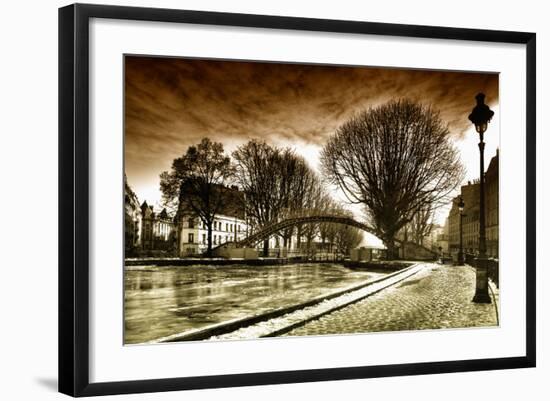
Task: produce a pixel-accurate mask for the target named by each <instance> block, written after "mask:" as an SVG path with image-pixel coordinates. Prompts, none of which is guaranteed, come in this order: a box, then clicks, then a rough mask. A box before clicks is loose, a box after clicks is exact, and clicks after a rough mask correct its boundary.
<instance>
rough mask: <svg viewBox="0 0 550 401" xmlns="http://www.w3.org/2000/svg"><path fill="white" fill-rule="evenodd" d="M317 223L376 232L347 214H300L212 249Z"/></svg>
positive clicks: (242, 245) (246, 244) (246, 245)
mask: <svg viewBox="0 0 550 401" xmlns="http://www.w3.org/2000/svg"><path fill="white" fill-rule="evenodd" d="M317 223H336V224H343V225H346V226H351V227H356V228H359V229H361V230H363V231H366V232H368V233H370V234H372V235H375V236H376V234H375V233H374V230H372V229H371V228H370V227H369V226H368V225H367V224H365V223H362V222H360V221H357V220H355V219H354V218H352V217H346V216H335V215H324V214H323V215H309V216H300V217H290V218H287V219H284V220H281V221H278V222H275V223H273V224H270V225H267V226H265V227H262V228H261V229H260V230H258V231H256V232H255V233H253V234H251V235H249V236H248V237H246V238H244V239H242V240H240V241H237V242H234V241H229V242H226V243H223V244H220V245H218V246H217V247H215V248H213V249H212V250H213V251H214V252H215V253H216V251H218V250H220V249H222V248H228V247H230V248H253V247H254V246H256V245H257V244H258V243H259V242H261V241H263V240H265V239H267V238H269V237H270V236H272V235H273V234H276V233H278V232H281V231H283V230H285V229H287V228H291V227H296V226H299V225H302V224H317ZM394 241H395V242H396V243H398V244H399V246H404V245H407V246H408V247H413V248H418V249H419V248H422V249H423V250H424V251H427V252H428V253H430V254H431V255H432V256H433V257H435V256H436V254H435V252H433V251H431V250H429V249H428V248H425V247H424V246H422V245H417V244H414V243H412V242H409V241H407V242H404V241H402V240H400V239H397V238H394Z"/></svg>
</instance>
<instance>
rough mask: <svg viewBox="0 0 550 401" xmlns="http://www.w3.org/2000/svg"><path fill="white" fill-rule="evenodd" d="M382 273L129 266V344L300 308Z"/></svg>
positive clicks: (336, 268) (330, 267)
mask: <svg viewBox="0 0 550 401" xmlns="http://www.w3.org/2000/svg"><path fill="white" fill-rule="evenodd" d="M381 275H383V274H382V273H373V272H364V271H353V270H350V269H347V268H345V267H343V266H341V265H339V264H327V263H323V264H313V263H312V264H293V265H277V266H262V267H258V266H245V265H232V266H185V267H169V266H168V267H156V266H139V267H138V266H131V267H126V271H125V277H124V286H125V292H124V313H125V331H124V337H125V343H126V344H138V343H142V342H146V341H150V340H154V339H157V338H160V337H164V336H168V335H171V334H175V333H181V332H184V331H187V330H191V329H196V328H201V327H205V326H208V325H211V324H215V323H220V322H223V321H227V320H231V319H235V318H241V317H246V316H250V315H256V314H258V313H262V312H267V311H270V310H273V309H276V308H279V307H283V306H290V305H294V304H298V303H300V302H304V301H307V300H310V299H312V298H314V297H316V296H319V295H322V294H325V293H329V292H332V291H335V290H337V289H340V288H344V287H348V286H350V285H353V284H359V283H361V282H364V281H367V280H370V279H373V278H376V277H378V276H381Z"/></svg>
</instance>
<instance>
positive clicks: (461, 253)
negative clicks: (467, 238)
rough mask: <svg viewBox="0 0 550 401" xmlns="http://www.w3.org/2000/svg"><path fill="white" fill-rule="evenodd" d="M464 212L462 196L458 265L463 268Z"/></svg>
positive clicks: (460, 202) (459, 206) (459, 205)
mask: <svg viewBox="0 0 550 401" xmlns="http://www.w3.org/2000/svg"><path fill="white" fill-rule="evenodd" d="M463 211H464V200H463V199H462V196H461V197H460V200H459V202H458V213H459V214H458V218H459V219H460V220H459V227H460V230H459V232H460V238H459V248H458V265H459V266H463V265H464V251H463V249H464V248H463V246H462V217H463V216H464V215H463V214H462V212H463Z"/></svg>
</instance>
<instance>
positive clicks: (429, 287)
mask: <svg viewBox="0 0 550 401" xmlns="http://www.w3.org/2000/svg"><path fill="white" fill-rule="evenodd" d="M474 287H475V272H474V270H473V269H472V268H470V267H468V266H445V265H443V266H442V265H436V264H431V265H428V267H427V268H426V269H424V270H423V271H421V272H419V273H417V274H415V275H414V276H412V277H410V278H408V279H406V280H404V281H402V282H400V283H398V284H396V285H395V286H393V287H391V288H388V289H385V290H383V291H381V292H379V293H377V294H374V295H372V296H370V297H368V298H366V299H364V300H362V301H359V302H357V303H355V304H352V305H350V306H347V307H345V308H343V309H340V310H338V311H335V312H332V313H330V314H328V315H325V316H323V317H321V318H319V319H317V320H314V321H311V322H309V323H306V324H305V325H304V326H301V327H298V328H296V329H294V330H291V331H290V332H288V333H286V334H284V335H285V336H305V335H320V334H340V333H365V332H377V331H396V330H418V329H440V328H461V327H474V326H496V325H497V315H496V307H495V304H494V303H492V304H474V303H473V302H472V297H473V295H474ZM496 296H497V303H498V294H496Z"/></svg>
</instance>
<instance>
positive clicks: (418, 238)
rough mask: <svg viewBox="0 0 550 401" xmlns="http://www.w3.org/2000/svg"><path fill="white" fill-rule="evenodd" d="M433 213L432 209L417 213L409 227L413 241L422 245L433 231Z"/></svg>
mask: <svg viewBox="0 0 550 401" xmlns="http://www.w3.org/2000/svg"><path fill="white" fill-rule="evenodd" d="M433 215H434V213H433V211H432V210H431V209H428V208H427V209H422V210H419V211H418V212H416V213H415V215H414V216H413V218H412V219H411V221H410V223H409V224H408V226H409V227H410V232H411V234H412V237H413V241H414V242H415V243H416V244H418V245H422V244H423V242H424V238H426V237H427V236H429V235H430V234H431V233H432V231H433V227H434V224H433Z"/></svg>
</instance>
